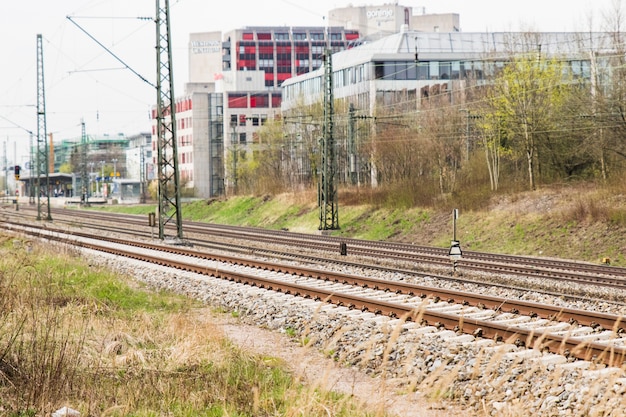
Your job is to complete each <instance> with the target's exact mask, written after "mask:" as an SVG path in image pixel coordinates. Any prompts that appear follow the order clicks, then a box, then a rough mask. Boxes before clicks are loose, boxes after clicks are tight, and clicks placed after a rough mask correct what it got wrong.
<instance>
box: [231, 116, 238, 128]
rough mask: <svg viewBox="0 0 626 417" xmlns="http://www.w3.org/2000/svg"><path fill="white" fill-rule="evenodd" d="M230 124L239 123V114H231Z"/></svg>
mask: <svg viewBox="0 0 626 417" xmlns="http://www.w3.org/2000/svg"><path fill="white" fill-rule="evenodd" d="M230 125H231V126H236V125H237V115H236V114H231V115H230Z"/></svg>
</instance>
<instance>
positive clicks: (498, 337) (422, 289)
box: [5, 223, 626, 366]
mask: <svg viewBox="0 0 626 417" xmlns="http://www.w3.org/2000/svg"><path fill="white" fill-rule="evenodd" d="M5 227H6V228H12V229H13V230H14V231H16V232H18V231H19V232H20V233H28V234H30V235H32V236H35V237H38V238H41V239H47V240H55V241H57V242H62V243H64V244H72V245H77V246H81V247H83V248H87V249H91V250H97V251H100V252H107V253H111V254H114V255H116V256H124V257H127V258H132V259H136V260H140V261H142V262H149V263H153V264H157V265H161V266H167V267H170V268H176V269H179V270H184V271H189V272H192V273H194V274H200V275H209V276H212V277H217V278H220V279H225V280H229V281H233V282H237V283H241V284H246V285H250V286H255V287H258V288H263V289H267V290H272V291H277V292H281V293H284V294H290V295H294V296H299V297H302V298H305V299H313V300H318V301H320V302H321V301H323V302H326V303H333V304H335V305H340V306H344V307H346V308H348V309H351V310H358V311H369V312H371V313H374V314H377V315H383V316H387V317H391V318H395V319H399V320H402V321H406V322H416V323H419V324H420V325H429V326H434V327H436V328H445V329H448V330H449V331H452V332H455V333H457V334H461V333H463V334H465V335H467V336H469V337H471V338H480V339H489V340H493V341H496V342H507V343H513V344H515V345H516V346H518V347H520V348H524V347H528V348H533V349H535V350H538V351H549V352H551V353H553V354H557V355H563V356H565V357H570V358H577V359H580V360H586V361H593V362H597V363H603V364H605V365H609V366H621V365H622V364H623V363H624V360H625V358H626V356H625V355H626V339H624V338H623V337H622V336H623V333H624V332H623V327H622V324H621V317H620V316H615V315H609V314H600V313H597V312H589V311H583V310H575V309H566V308H563V307H556V306H550V305H543V304H538V303H529V302H523V301H519V300H508V299H502V298H497V297H487V296H484V295H482V294H469V293H461V292H455V291H450V290H444V289H441V288H430V287H426V286H420V285H414V284H408V283H402V282H396V281H391V280H381V279H375V278H370V277H363V276H354V275H348V274H339V273H335V272H329V271H323V270H317V269H311V268H303V267H297V266H292V265H281V264H277V263H271V262H265V261H258V260H250V259H244V258H236V257H232V256H221V255H220V256H218V255H215V254H210V253H205V252H202V251H197V250H192V249H187V248H182V247H171V246H164V245H156V244H152V243H146V242H137V241H136V239H135V240H134V241H132V242H130V241H128V240H127V239H120V238H103V237H102V236H94V235H92V234H87V233H82V232H81V233H78V232H73V233H71V234H68V233H66V232H65V231H63V230H61V229H55V228H53V227H51V226H50V225H46V227H45V228H42V229H39V230H36V229H34V228H33V227H24V226H18V225H14V224H9V223H5ZM164 252H166V255H165V256H164Z"/></svg>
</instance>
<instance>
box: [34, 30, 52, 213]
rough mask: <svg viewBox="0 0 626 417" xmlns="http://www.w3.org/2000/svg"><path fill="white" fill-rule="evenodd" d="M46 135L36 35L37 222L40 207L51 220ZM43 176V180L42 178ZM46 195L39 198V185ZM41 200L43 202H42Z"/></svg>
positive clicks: (40, 55)
mask: <svg viewBox="0 0 626 417" xmlns="http://www.w3.org/2000/svg"><path fill="white" fill-rule="evenodd" d="M47 136H48V135H47V133H46V94H45V86H44V76H43V45H42V38H41V34H38V35H37V162H36V164H37V169H36V171H35V175H37V178H36V179H35V193H36V194H37V220H41V219H42V206H46V208H47V213H46V214H45V216H46V218H45V220H52V216H51V215H50V176H49V171H48V140H47V139H48V138H47ZM42 176H43V178H42ZM42 180H43V185H44V187H45V193H46V195H45V196H44V198H43V199H42V198H41V185H42ZM42 200H43V201H42Z"/></svg>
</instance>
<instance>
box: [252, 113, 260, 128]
mask: <svg viewBox="0 0 626 417" xmlns="http://www.w3.org/2000/svg"><path fill="white" fill-rule="evenodd" d="M258 125H259V115H258V114H253V115H252V126H258Z"/></svg>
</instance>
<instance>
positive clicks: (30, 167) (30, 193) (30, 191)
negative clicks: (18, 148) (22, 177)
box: [28, 132, 35, 205]
mask: <svg viewBox="0 0 626 417" xmlns="http://www.w3.org/2000/svg"><path fill="white" fill-rule="evenodd" d="M34 159H35V158H34V157H33V132H30V134H29V136H28V162H29V165H28V176H29V177H30V186H29V187H28V204H31V205H34V204H35V184H34V183H33V172H34V169H33V168H34V167H35V161H34Z"/></svg>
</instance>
